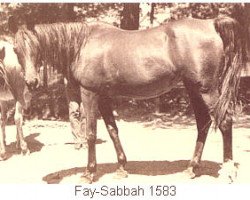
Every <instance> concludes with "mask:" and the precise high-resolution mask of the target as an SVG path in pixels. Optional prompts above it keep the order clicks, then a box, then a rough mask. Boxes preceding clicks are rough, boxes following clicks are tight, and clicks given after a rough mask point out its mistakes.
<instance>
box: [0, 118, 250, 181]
mask: <svg viewBox="0 0 250 200" xmlns="http://www.w3.org/2000/svg"><path fill="white" fill-rule="evenodd" d="M247 121H248V124H244V127H240V126H239V127H236V128H235V129H234V134H233V150H234V161H235V162H236V163H237V165H238V176H237V179H236V181H235V183H248V184H249V183H250V173H249V169H250V118H248V120H247ZM246 123H247V122H246ZM117 124H118V127H119V131H120V139H121V142H122V144H123V147H124V151H125V153H126V155H127V159H128V164H127V167H126V169H127V171H128V173H129V176H128V177H127V178H124V179H122V180H117V179H114V175H115V170H116V154H115V150H114V147H113V144H112V141H111V139H110V138H109V135H108V133H107V131H106V129H105V126H104V123H103V121H101V120H99V121H98V141H97V162H98V172H97V177H96V179H97V180H96V182H97V183H101V184H102V183H135V184H137V183H150V184H153V183H220V181H221V180H220V178H219V174H218V171H219V169H220V165H221V162H222V138H221V134H220V133H219V132H217V133H216V132H213V131H210V133H209V135H208V139H207V143H206V146H205V149H204V153H203V159H202V160H203V161H202V167H201V169H200V172H199V173H200V175H199V177H196V178H194V179H189V178H187V177H185V176H184V175H183V171H184V170H185V169H186V166H187V164H188V161H189V159H190V158H191V157H192V154H193V150H194V145H195V140H196V127H195V125H191V126H185V127H184V126H180V125H176V126H171V127H169V128H155V126H153V125H152V124H151V125H148V124H145V123H139V122H125V121H122V120H120V121H118V122H117ZM6 131H7V145H8V147H7V151H8V159H7V160H5V161H1V162H0V183H73V184H77V183H80V182H81V178H80V177H81V175H82V172H83V171H84V169H85V166H86V163H87V151H86V150H84V149H81V150H75V149H74V145H73V138H72V135H71V133H70V127H69V123H67V122H57V121H29V122H26V123H25V125H24V133H25V137H26V141H27V142H28V146H29V148H30V150H31V154H30V155H28V156H22V155H20V154H19V151H18V150H16V148H15V134H16V131H15V126H8V127H7V130H6Z"/></svg>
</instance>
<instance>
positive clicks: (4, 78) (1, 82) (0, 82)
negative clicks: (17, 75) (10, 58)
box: [0, 59, 10, 90]
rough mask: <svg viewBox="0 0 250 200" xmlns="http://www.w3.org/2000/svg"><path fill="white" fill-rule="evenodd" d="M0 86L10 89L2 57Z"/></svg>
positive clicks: (0, 60)
mask: <svg viewBox="0 0 250 200" xmlns="http://www.w3.org/2000/svg"><path fill="white" fill-rule="evenodd" d="M0 88H4V90H6V89H10V85H9V79H8V76H7V72H6V69H5V65H4V63H3V60H2V59H0Z"/></svg>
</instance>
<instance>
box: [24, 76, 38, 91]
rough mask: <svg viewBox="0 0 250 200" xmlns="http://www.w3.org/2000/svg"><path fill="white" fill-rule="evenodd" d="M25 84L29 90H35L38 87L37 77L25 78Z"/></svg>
mask: <svg viewBox="0 0 250 200" xmlns="http://www.w3.org/2000/svg"><path fill="white" fill-rule="evenodd" d="M25 82H26V85H27V86H28V89H29V90H30V91H33V90H36V89H37V88H38V87H39V81H38V78H33V79H29V80H27V79H25Z"/></svg>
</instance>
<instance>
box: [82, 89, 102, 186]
mask: <svg viewBox="0 0 250 200" xmlns="http://www.w3.org/2000/svg"><path fill="white" fill-rule="evenodd" d="M81 98H82V104H83V107H84V111H85V117H86V118H81V127H82V128H83V127H85V130H86V131H85V133H86V137H87V143H88V165H87V169H86V171H85V173H84V175H83V177H82V179H83V181H84V182H86V183H92V182H93V180H94V174H95V172H96V146H95V145H96V144H95V143H96V128H97V111H98V98H99V97H98V95H97V94H95V93H93V92H91V91H88V90H85V89H84V88H81Z"/></svg>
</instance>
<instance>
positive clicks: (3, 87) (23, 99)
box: [0, 40, 31, 160]
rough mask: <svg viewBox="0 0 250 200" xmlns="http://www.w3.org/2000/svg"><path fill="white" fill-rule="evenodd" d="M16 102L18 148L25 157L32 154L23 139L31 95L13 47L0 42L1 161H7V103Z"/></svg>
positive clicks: (7, 43)
mask: <svg viewBox="0 0 250 200" xmlns="http://www.w3.org/2000/svg"><path fill="white" fill-rule="evenodd" d="M11 100H15V114H14V120H15V124H16V130H17V135H16V139H17V144H16V147H17V148H18V149H21V153H22V154H23V155H27V154H29V153H30V150H29V148H28V146H27V143H26V141H25V140H24V137H23V128H22V125H23V109H24V108H27V107H28V106H29V104H30V100H31V94H30V93H29V91H28V89H27V86H26V83H25V81H24V78H23V76H22V73H21V66H20V65H19V63H18V61H17V56H16V54H15V53H14V51H13V45H12V44H11V43H9V42H7V41H3V40H1V41H0V107H1V118H0V124H1V129H0V160H5V159H7V154H6V142H5V125H6V119H7V115H6V113H7V109H6V108H7V106H6V105H7V102H8V101H11Z"/></svg>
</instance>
